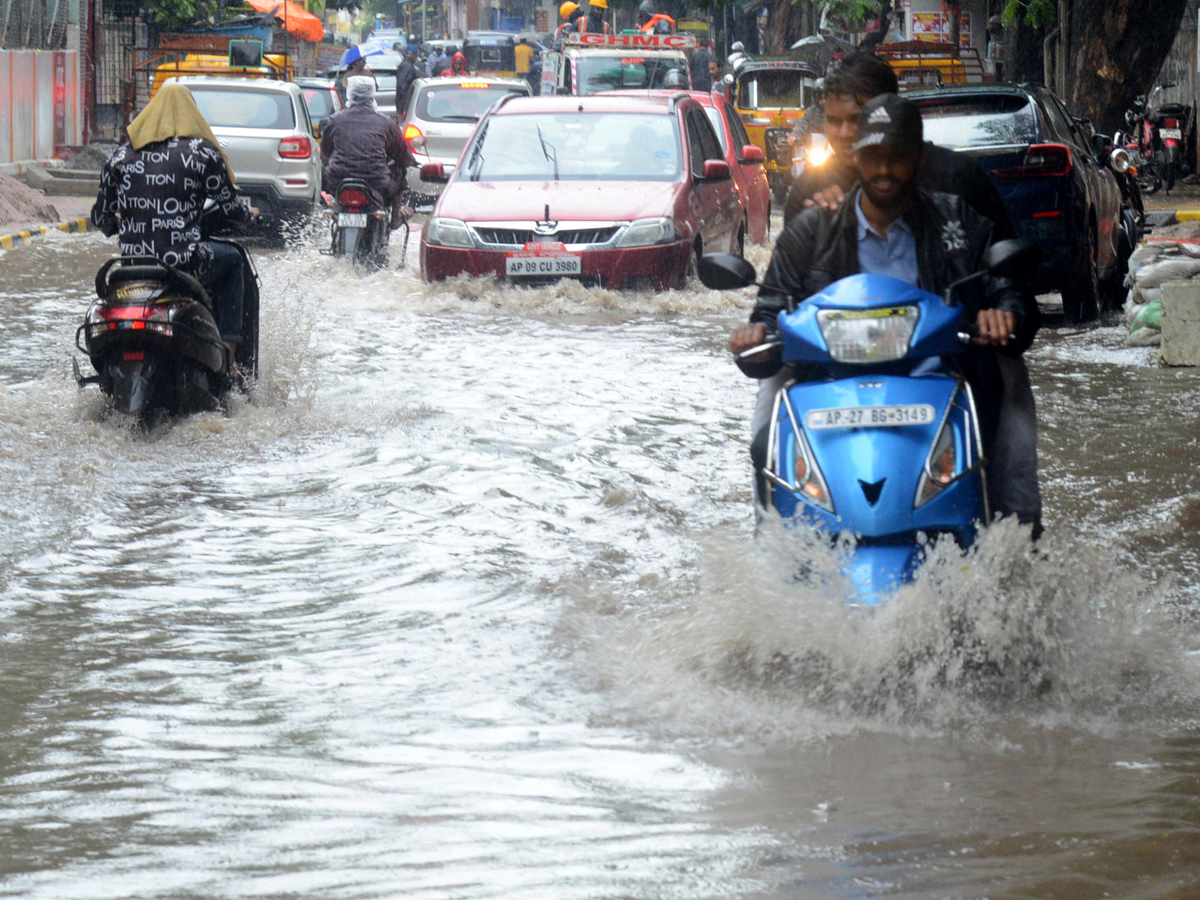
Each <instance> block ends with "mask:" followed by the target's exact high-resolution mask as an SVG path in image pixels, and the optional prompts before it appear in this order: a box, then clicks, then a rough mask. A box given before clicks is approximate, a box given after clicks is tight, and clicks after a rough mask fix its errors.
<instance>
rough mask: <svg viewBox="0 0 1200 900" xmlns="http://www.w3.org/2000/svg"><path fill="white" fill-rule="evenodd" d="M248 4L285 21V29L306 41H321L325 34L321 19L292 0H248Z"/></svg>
mask: <svg viewBox="0 0 1200 900" xmlns="http://www.w3.org/2000/svg"><path fill="white" fill-rule="evenodd" d="M246 3H247V5H249V6H252V7H254V8H255V9H257V10H258V11H259V12H261V13H268V14H270V15H272V16H274V17H275V18H276V19H278V20H279V21H280V22H282V23H283V27H284V30H286V31H290V32H291V33H292V34H294V35H295V36H296V37H298V38H301V39H303V40H306V41H319V40H321V38H323V37H324V36H325V26H324V25H323V24H322V23H321V20H320V19H318V18H317V17H316V16H314V15H313V14H312V13H310V12H309V11H308V10H306V9H304V7H302V6H298V5H297V4H295V3H293V2H292V0H246Z"/></svg>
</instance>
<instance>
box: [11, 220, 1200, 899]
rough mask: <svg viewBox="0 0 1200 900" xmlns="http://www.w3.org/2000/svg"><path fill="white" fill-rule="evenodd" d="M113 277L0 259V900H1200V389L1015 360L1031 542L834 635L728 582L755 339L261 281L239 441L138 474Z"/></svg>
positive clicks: (470, 293)
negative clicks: (1035, 431) (1033, 426)
mask: <svg viewBox="0 0 1200 900" xmlns="http://www.w3.org/2000/svg"><path fill="white" fill-rule="evenodd" d="M415 245H416V238H415V237H414V240H413V247H412V249H411V252H410V256H411V258H412V262H413V265H414V266H415V264H416V253H415V250H416V246H415ZM113 249H114V245H113V243H111V242H110V241H107V240H106V239H104V238H102V237H100V236H99V235H95V234H90V235H58V234H55V235H51V236H49V237H46V238H42V239H39V240H37V241H35V242H33V243H32V244H31V245H30V246H28V247H26V248H22V249H20V250H17V251H13V252H10V253H6V254H3V255H0V315H2V318H0V322H2V323H3V328H2V329H0V496H2V498H3V500H2V502H0V896H3V897H20V898H29V900H72V898H79V900H128V898H179V900H196V898H272V900H274V898H279V900H283V898H289V900H290V898H306V900H308V898H313V900H316V898H321V900H326V898H328V900H367V898H412V900H443V898H446V900H449V898H454V900H483V898H523V900H524V898H533V900H584V898H589V900H590V898H597V900H600V898H605V900H607V898H680V900H683V898H689V900H690V898H735V897H745V898H806V900H807V898H838V897H853V898H874V897H879V898H931V900H933V898H990V900H1018V898H1020V900H1025V898H1037V900H1045V898H1069V900H1090V898H1102V897H1114V898H1131V900H1132V898H1160V897H1168V896H1171V897H1180V898H1187V897H1200V654H1198V652H1197V651H1198V648H1200V614H1198V613H1200V584H1198V574H1197V573H1198V572H1200V537H1198V535H1197V530H1198V528H1200V446H1198V437H1197V435H1198V431H1200V429H1198V425H1200V423H1198V417H1200V374H1198V373H1197V372H1194V371H1191V370H1172V369H1163V368H1159V367H1157V366H1156V365H1155V364H1154V361H1153V357H1152V353H1153V351H1151V350H1146V349H1127V348H1125V347H1124V343H1123V329H1122V328H1120V327H1118V326H1116V325H1107V326H1100V327H1094V328H1086V329H1080V328H1073V329H1067V328H1058V329H1047V330H1045V331H1044V332H1043V333H1042V334H1041V335H1040V337H1039V339H1038V341H1037V343H1036V344H1035V345H1034V348H1033V349H1032V350H1031V352H1030V354H1029V358H1030V367H1031V370H1032V374H1033V379H1034V384H1035V389H1036V394H1037V399H1038V404H1039V412H1040V416H1041V423H1042V424H1041V435H1040V439H1041V442H1040V451H1041V460H1042V486H1043V492H1044V495H1045V504H1046V524H1047V534H1046V537H1045V538H1044V540H1043V541H1042V542H1041V544H1040V545H1039V546H1038V548H1037V549H1036V550H1031V549H1030V547H1029V545H1028V542H1027V541H1026V540H1025V538H1024V536H1023V535H1022V534H1021V533H1020V531H1019V530H1018V529H1016V528H1011V527H998V528H994V529H992V530H991V531H990V532H988V533H987V534H985V535H984V537H983V539H982V540H981V541H980V543H979V545H978V547H977V550H976V552H974V553H972V554H971V555H970V556H968V557H967V558H965V559H964V558H962V557H961V556H959V555H957V554H956V553H953V552H950V551H949V550H948V548H940V550H939V552H937V553H935V554H934V558H933V559H932V560H931V563H930V565H929V566H928V567H927V568H926V569H925V570H924V572H923V574H922V576H921V578H920V579H919V580H918V582H917V583H916V584H914V585H912V586H909V587H906V588H905V589H904V590H903V591H901V593H900V594H899V595H898V596H897V597H896V598H895V599H894V601H893V602H891V603H890V604H888V605H887V606H885V607H883V608H882V609H879V610H877V611H875V612H864V611H862V610H857V609H852V608H847V607H845V606H843V605H842V604H841V603H839V602H837V600H836V599H835V598H834V597H831V596H830V591H829V589H828V587H827V585H828V584H829V579H836V578H837V571H836V562H835V561H834V560H832V559H831V558H830V557H829V551H828V550H827V549H825V548H823V547H821V546H818V545H817V544H816V543H815V542H812V541H808V540H806V539H805V538H804V536H803V534H800V533H796V532H792V533H784V532H783V529H781V528H779V527H777V526H776V525H775V524H774V523H768V525H767V527H765V528H764V530H763V532H762V533H761V534H760V535H759V536H758V537H757V538H755V536H754V533H753V519H752V515H751V507H750V478H749V466H748V461H747V454H746V446H747V428H748V421H749V414H750V409H751V406H752V402H753V391H754V387H753V385H752V384H751V383H750V382H749V381H748V380H747V379H745V378H743V377H742V376H741V375H739V374H738V372H737V371H736V369H735V367H734V366H733V364H732V362H731V361H730V359H729V356H728V353H727V351H726V350H725V340H726V337H727V335H728V332H729V330H730V329H731V328H732V327H733V326H734V325H735V324H737V323H740V322H741V321H743V320H744V318H745V316H746V313H747V311H748V309H749V308H750V305H751V295H750V294H749V293H726V294H721V293H717V292H712V291H708V290H706V289H704V288H702V287H700V286H698V285H697V286H696V287H694V288H693V289H691V290H687V291H674V292H669V293H666V294H660V295H655V294H649V293H645V294H640V293H629V294H623V293H610V292H606V291H602V290H586V289H583V288H581V287H579V286H577V285H571V284H563V285H560V286H558V287H551V288H538V289H522V288H516V287H511V286H501V285H497V284H496V283H494V282H492V281H470V280H463V281H459V282H451V283H448V284H443V285H438V286H433V287H431V286H427V285H424V284H423V283H422V282H421V281H420V279H419V278H418V277H417V275H416V274H415V272H414V271H413V270H412V269H409V270H406V271H397V270H391V271H387V272H381V273H377V274H374V275H371V276H369V277H360V276H357V275H355V274H354V273H353V272H351V271H349V269H347V268H345V267H344V266H341V265H339V264H337V263H336V262H334V261H332V260H330V259H328V258H326V257H323V256H321V255H320V254H318V253H317V252H316V249H315V246H314V247H313V248H310V249H302V250H293V251H286V252H285V251H265V250H260V251H256V258H257V260H258V262H259V267H260V274H261V276H262V290H263V326H262V327H263V333H262V334H263V337H262V378H261V381H260V383H259V384H258V386H257V388H256V390H255V392H254V395H253V397H252V398H251V399H249V400H246V399H238V400H237V401H235V402H234V404H233V406H232V409H231V410H230V411H229V414H228V415H224V414H220V413H214V414H205V415H198V416H194V417H191V418H189V419H186V420H184V421H181V422H179V423H177V424H175V425H174V426H173V427H169V428H160V429H158V430H155V431H153V432H151V433H149V434H144V433H141V432H139V431H137V430H135V429H132V428H129V427H128V426H126V425H125V424H124V423H122V422H120V421H117V420H114V419H112V418H110V417H108V416H107V415H106V413H105V409H104V404H103V403H102V401H101V400H100V398H99V396H98V394H96V393H95V388H89V389H87V390H85V391H82V392H81V391H79V390H78V389H77V388H76V386H75V383H74V381H73V378H72V375H71V362H70V360H71V356H72V354H73V349H72V347H73V341H74V334H75V329H76V327H77V326H78V324H79V323H80V319H81V316H82V314H83V311H84V309H85V307H86V304H87V302H88V296H89V291H90V290H91V284H92V279H93V276H94V273H95V271H96V269H97V268H98V266H99V265H100V264H101V262H102V261H103V260H104V259H106V258H107V257H108V256H109V255H110V254H111V253H112V252H113ZM751 256H752V258H753V260H754V261H755V262H756V263H757V264H758V265H759V266H760V267H761V266H763V265H765V262H766V259H767V251H766V250H765V249H763V248H754V249H753V250H752V252H751ZM80 361H81V362H82V363H83V364H84V366H85V368H86V366H87V363H86V359H84V358H82V357H80ZM795 572H805V573H808V574H807V575H803V576H799V577H793V573H795Z"/></svg>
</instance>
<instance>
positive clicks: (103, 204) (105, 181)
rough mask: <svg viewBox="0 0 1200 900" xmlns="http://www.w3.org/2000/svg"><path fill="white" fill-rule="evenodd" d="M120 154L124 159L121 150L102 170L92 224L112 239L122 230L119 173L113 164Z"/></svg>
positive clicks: (110, 158) (93, 205)
mask: <svg viewBox="0 0 1200 900" xmlns="http://www.w3.org/2000/svg"><path fill="white" fill-rule="evenodd" d="M118 154H120V158H124V155H123V154H122V153H121V150H117V151H116V152H115V153H113V155H112V156H110V157H109V158H108V160H107V161H106V162H105V163H104V168H102V169H101V170H100V187H99V189H98V190H97V192H96V202H95V203H94V204H92V224H93V225H95V226H96V227H97V228H99V229H100V231H101V232H103V233H104V236H105V237H112V236H113V235H114V234H116V233H117V231H118V230H119V228H120V222H119V220H118V218H117V210H118V208H119V207H118V198H117V173H116V171H115V167H114V164H113V160H114V159H117V158H118Z"/></svg>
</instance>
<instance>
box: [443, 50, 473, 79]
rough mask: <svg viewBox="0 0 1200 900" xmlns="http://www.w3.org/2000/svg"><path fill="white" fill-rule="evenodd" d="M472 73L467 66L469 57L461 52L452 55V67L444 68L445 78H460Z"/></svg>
mask: <svg viewBox="0 0 1200 900" xmlns="http://www.w3.org/2000/svg"><path fill="white" fill-rule="evenodd" d="M470 74H471V72H470V70H469V69H468V68H467V58H466V57H465V56H463V55H462V54H461V53H455V54H454V55H453V56H452V57H450V67H449V68H447V69H443V70H442V77H443V78H459V77H462V76H465V75H470Z"/></svg>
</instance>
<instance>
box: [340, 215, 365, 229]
mask: <svg viewBox="0 0 1200 900" xmlns="http://www.w3.org/2000/svg"><path fill="white" fill-rule="evenodd" d="M338 225H340V226H341V227H342V228H366V227H367V214H366V213H338Z"/></svg>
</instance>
